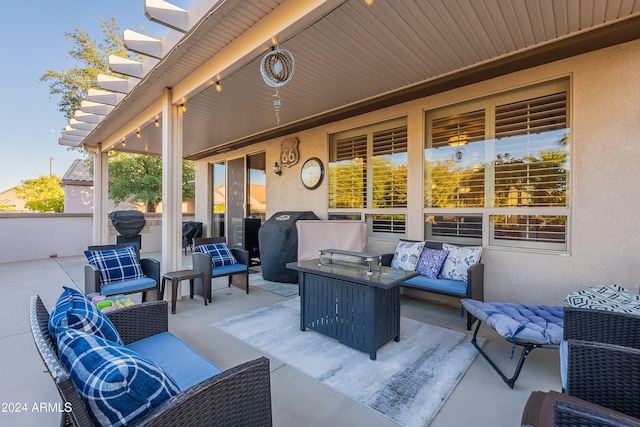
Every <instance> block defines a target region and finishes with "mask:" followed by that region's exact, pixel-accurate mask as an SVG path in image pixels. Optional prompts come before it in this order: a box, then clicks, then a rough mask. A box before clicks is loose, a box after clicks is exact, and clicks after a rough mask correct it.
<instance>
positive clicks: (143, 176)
mask: <svg viewBox="0 0 640 427" xmlns="http://www.w3.org/2000/svg"><path fill="white" fill-rule="evenodd" d="M182 171H183V173H182V199H183V200H191V199H193V198H194V196H195V188H194V185H193V180H194V179H195V163H194V162H192V161H186V160H185V161H184V162H183V163H182ZM109 198H110V199H111V200H113V201H114V202H115V203H120V202H123V201H125V200H128V199H131V200H132V201H134V202H142V203H144V204H145V205H146V206H147V212H155V211H156V206H157V205H158V203H160V202H161V201H162V158H160V157H156V156H148V155H142V154H130V153H122V152H110V153H109Z"/></svg>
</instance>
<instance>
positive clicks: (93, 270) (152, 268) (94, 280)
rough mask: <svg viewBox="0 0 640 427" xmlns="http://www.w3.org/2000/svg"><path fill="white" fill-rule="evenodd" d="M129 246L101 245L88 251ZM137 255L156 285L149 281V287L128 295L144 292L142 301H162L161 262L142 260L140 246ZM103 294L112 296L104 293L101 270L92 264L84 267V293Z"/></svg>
mask: <svg viewBox="0 0 640 427" xmlns="http://www.w3.org/2000/svg"><path fill="white" fill-rule="evenodd" d="M128 246H132V245H131V244H130V243H117V244H114V245H99V246H89V247H88V248H87V249H88V250H90V251H91V250H94V251H101V250H105V249H119V248H126V247H128ZM136 255H137V257H138V260H139V261H140V267H142V272H143V273H144V275H145V276H146V277H148V278H149V279H153V281H154V282H155V284H152V283H151V281H149V284H148V285H144V286H141V287H139V288H136V289H135V290H132V291H130V292H127V293H133V292H142V301H143V302H144V301H147V300H149V301H156V300H158V299H162V296H161V295H159V289H160V261H158V260H156V259H153V258H142V259H141V258H140V250H139V249H138V246H136ZM95 292H97V293H101V294H103V295H112V294H111V293H108V292H106V293H105V292H104V289H102V284H101V279H100V270H99V269H98V268H97V267H95V266H93V265H90V264H87V265H85V266H84V293H85V294H86V295H89V294H92V293H95Z"/></svg>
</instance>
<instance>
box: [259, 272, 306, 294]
mask: <svg viewBox="0 0 640 427" xmlns="http://www.w3.org/2000/svg"><path fill="white" fill-rule="evenodd" d="M249 285H251V286H255V287H256V288H260V289H264V290H265V291H269V292H273V293H274V294H278V295H280V296H283V297H291V296H294V295H298V284H297V283H280V282H270V281H269V280H264V279H263V278H262V274H260V273H258V274H250V275H249Z"/></svg>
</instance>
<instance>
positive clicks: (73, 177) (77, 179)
mask: <svg viewBox="0 0 640 427" xmlns="http://www.w3.org/2000/svg"><path fill="white" fill-rule="evenodd" d="M62 185H93V175H92V174H91V171H90V170H89V164H88V163H87V161H86V160H85V159H75V160H74V161H73V163H72V164H71V166H69V169H67V171H66V172H65V174H64V176H63V177H62Z"/></svg>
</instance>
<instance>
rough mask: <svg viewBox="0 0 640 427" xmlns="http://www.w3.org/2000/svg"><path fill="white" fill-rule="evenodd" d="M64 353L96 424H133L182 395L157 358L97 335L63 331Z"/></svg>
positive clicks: (63, 360) (62, 356)
mask: <svg viewBox="0 0 640 427" xmlns="http://www.w3.org/2000/svg"><path fill="white" fill-rule="evenodd" d="M58 354H59V357H60V362H61V363H62V365H63V366H64V367H65V368H66V369H67V371H68V372H69V375H70V376H71V381H73V384H74V385H75V387H76V390H77V391H78V394H79V395H80V398H81V399H82V400H83V401H84V402H85V404H86V405H87V408H88V411H89V416H90V417H91V418H92V420H93V421H94V423H95V424H96V425H102V426H106V425H109V426H124V425H128V424H130V423H131V422H132V421H133V420H135V419H137V418H139V417H142V416H144V415H145V414H146V413H148V412H149V411H151V410H152V409H153V408H156V407H157V406H159V405H160V404H162V403H163V402H164V401H165V400H167V399H169V398H171V397H172V396H175V395H177V394H179V393H180V389H179V388H178V386H177V385H176V383H175V381H174V380H173V379H172V378H171V377H169V376H168V375H167V374H166V373H165V372H164V371H163V370H162V368H160V367H159V366H158V365H157V364H156V363H155V362H153V361H151V360H149V359H146V358H144V357H142V356H140V355H139V354H137V353H136V352H134V351H132V350H129V349H128V348H126V347H124V346H120V345H117V344H113V343H111V342H109V341H106V340H104V339H102V338H100V337H97V336H95V335H89V334H85V333H83V332H79V331H76V330H74V329H61V330H60V333H59V334H58Z"/></svg>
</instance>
